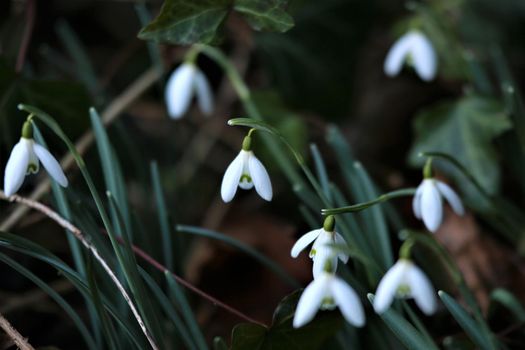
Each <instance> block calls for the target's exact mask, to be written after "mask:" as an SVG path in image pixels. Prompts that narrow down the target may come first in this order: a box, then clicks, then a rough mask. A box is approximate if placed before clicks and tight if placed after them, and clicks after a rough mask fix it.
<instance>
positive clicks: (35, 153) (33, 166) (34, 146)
mask: <svg viewBox="0 0 525 350" xmlns="http://www.w3.org/2000/svg"><path fill="white" fill-rule="evenodd" d="M32 128H33V127H32V125H31V122H30V121H27V122H25V123H24V126H23V128H22V137H21V138H20V141H18V143H17V144H16V145H15V147H14V148H13V150H12V151H11V155H10V156H9V160H8V161H7V165H6V167H5V175H4V192H5V195H6V196H11V195H13V194H15V193H16V192H17V191H18V190H19V189H20V187H21V186H22V183H23V182H24V178H25V176H26V175H28V174H36V173H37V172H38V169H39V161H40V162H42V165H43V166H44V168H45V169H46V170H47V172H48V173H49V175H51V177H52V178H53V179H54V180H55V181H56V182H58V183H59V184H60V185H61V186H62V187H67V185H68V181H67V178H66V176H65V175H64V172H63V171H62V168H61V167H60V164H59V163H58V161H57V160H56V159H55V158H54V157H53V156H52V155H51V153H49V151H48V150H47V149H45V148H44V147H42V146H41V145H39V144H38V143H36V142H35V141H34V140H33V129H32Z"/></svg>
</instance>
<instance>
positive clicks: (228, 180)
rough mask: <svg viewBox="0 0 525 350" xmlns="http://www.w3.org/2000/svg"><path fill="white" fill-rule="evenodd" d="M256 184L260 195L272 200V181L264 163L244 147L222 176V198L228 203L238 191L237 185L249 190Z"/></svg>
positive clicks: (256, 189)
mask: <svg viewBox="0 0 525 350" xmlns="http://www.w3.org/2000/svg"><path fill="white" fill-rule="evenodd" d="M254 186H255V191H257V193H258V194H259V196H261V197H262V198H263V199H265V200H267V201H271V200H272V196H273V191H272V183H271V182H270V176H268V172H267V171H266V169H265V168H264V165H262V163H261V162H260V161H259V159H257V157H256V156H255V155H254V154H253V152H252V151H251V150H244V149H242V150H241V152H240V153H239V154H238V155H237V157H235V159H234V160H233V162H231V163H230V165H229V166H228V168H227V169H226V172H225V173H224V177H223V178H222V185H221V196H222V200H223V201H224V202H226V203H228V202H229V201H231V200H232V199H233V197H234V196H235V193H236V192H237V187H240V188H242V189H243V190H249V189H251V188H253V187H254Z"/></svg>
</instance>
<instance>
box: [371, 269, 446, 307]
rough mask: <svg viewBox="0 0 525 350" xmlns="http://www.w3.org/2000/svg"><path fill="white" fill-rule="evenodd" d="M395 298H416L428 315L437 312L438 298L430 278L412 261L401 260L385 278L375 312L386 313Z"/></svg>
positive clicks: (380, 288) (375, 302)
mask: <svg viewBox="0 0 525 350" xmlns="http://www.w3.org/2000/svg"><path fill="white" fill-rule="evenodd" d="M394 297H398V298H414V300H415V302H416V304H417V306H418V307H419V308H420V309H421V311H423V312H424V313H425V314H426V315H431V314H433V313H434V312H435V311H436V308H437V298H436V293H435V292H434V288H433V287H432V284H431V283H430V280H429V279H428V277H427V276H426V275H425V274H424V273H423V271H421V269H420V268H419V267H417V266H416V265H414V263H413V262H412V261H411V260H408V259H399V260H398V261H397V262H396V263H395V264H394V266H392V267H391V268H390V269H389V270H388V271H387V273H386V274H385V275H384V276H383V278H382V279H381V281H380V282H379V286H378V287H377V291H376V295H375V298H374V310H375V311H376V312H377V313H378V314H380V313H383V312H385V311H386V310H387V309H388V308H389V306H390V304H392V301H393V300H394Z"/></svg>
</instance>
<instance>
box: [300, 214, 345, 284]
mask: <svg viewBox="0 0 525 350" xmlns="http://www.w3.org/2000/svg"><path fill="white" fill-rule="evenodd" d="M334 225H335V221H334V218H333V216H331V215H330V216H328V217H327V218H326V219H325V223H324V225H323V228H320V229H317V230H313V231H310V232H308V233H306V234H304V235H302V236H301V238H299V239H298V240H297V242H295V244H294V246H293V247H292V251H291V256H292V257H293V258H297V256H299V253H300V252H301V251H303V250H304V249H305V248H306V247H307V246H308V245H309V244H310V243H312V242H314V244H313V245H312V249H310V253H309V256H310V258H311V259H313V261H314V264H313V270H312V272H313V275H314V278H317V277H318V276H320V275H321V274H322V273H323V270H324V264H325V263H326V261H327V260H330V263H331V266H333V268H334V270H335V269H337V262H338V260H341V261H342V262H343V263H345V264H346V263H347V262H348V258H349V257H348V255H347V254H345V253H343V252H340V251H337V248H336V247H333V245H345V244H346V242H345V240H344V238H343V237H342V236H341V235H340V234H339V233H337V232H335V231H334Z"/></svg>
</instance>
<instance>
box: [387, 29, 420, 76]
mask: <svg viewBox="0 0 525 350" xmlns="http://www.w3.org/2000/svg"><path fill="white" fill-rule="evenodd" d="M412 40H413V36H412V35H411V33H408V34H405V35H403V36H402V37H401V38H399V39H398V40H397V41H396V42H395V43H394V45H392V47H391V48H390V50H389V51H388V54H387V56H386V59H385V63H384V66H383V69H384V71H385V74H386V75H388V76H390V77H392V76H394V75H397V74H398V73H399V72H400V71H401V68H402V67H403V65H404V63H405V59H406V55H407V54H408V53H409V51H410V48H411V45H412Z"/></svg>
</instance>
